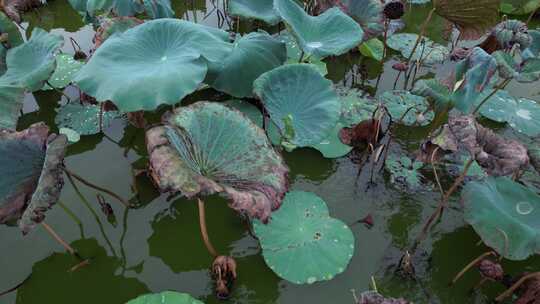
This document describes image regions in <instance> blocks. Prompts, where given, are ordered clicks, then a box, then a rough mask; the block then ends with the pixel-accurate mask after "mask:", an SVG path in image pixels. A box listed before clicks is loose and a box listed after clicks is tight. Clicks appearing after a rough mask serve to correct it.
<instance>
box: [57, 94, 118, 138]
mask: <svg viewBox="0 0 540 304" xmlns="http://www.w3.org/2000/svg"><path fill="white" fill-rule="evenodd" d="M100 116H101V117H100ZM118 117H120V113H118V111H103V112H102V111H101V106H100V105H81V104H80V102H78V101H74V102H71V103H68V104H66V105H65V106H62V107H61V108H60V110H59V111H58V114H57V115H56V117H55V119H54V121H55V123H56V125H57V126H58V128H68V129H72V130H74V131H76V132H77V133H78V134H79V135H93V134H97V133H100V132H101V130H105V129H107V128H108V127H109V126H110V125H111V123H112V122H113V120H114V119H115V118H118ZM100 123H101V126H100Z"/></svg>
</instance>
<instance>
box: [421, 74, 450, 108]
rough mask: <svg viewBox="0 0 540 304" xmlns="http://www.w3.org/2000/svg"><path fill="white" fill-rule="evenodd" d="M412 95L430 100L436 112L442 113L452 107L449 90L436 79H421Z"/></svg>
mask: <svg viewBox="0 0 540 304" xmlns="http://www.w3.org/2000/svg"><path fill="white" fill-rule="evenodd" d="M412 93H413V94H416V95H420V96H424V97H426V98H427V99H428V100H430V101H431V102H432V103H433V105H434V108H435V110H436V111H437V112H443V111H445V110H447V109H449V108H451V107H452V94H451V92H450V90H449V89H448V87H446V86H444V85H443V84H441V83H440V82H439V81H438V80H437V79H421V80H419V81H417V82H416V83H415V85H414V89H413V90H412Z"/></svg>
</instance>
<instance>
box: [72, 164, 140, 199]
mask: <svg viewBox="0 0 540 304" xmlns="http://www.w3.org/2000/svg"><path fill="white" fill-rule="evenodd" d="M64 172H66V174H67V175H68V176H71V177H73V178H75V179H76V180H78V181H80V182H81V183H83V184H84V185H86V186H88V187H90V188H94V189H96V190H98V191H101V192H103V193H107V194H108V195H110V196H112V197H114V198H115V199H117V200H118V201H119V202H120V203H122V204H123V205H124V206H126V207H127V208H131V204H130V203H129V202H128V201H126V200H125V199H123V198H122V197H121V196H120V195H118V194H116V193H114V192H112V191H111V190H108V189H105V188H102V187H100V186H97V185H94V184H92V183H91V182H89V181H87V180H85V179H84V178H82V177H81V176H79V175H77V174H75V173H73V172H72V171H70V170H68V169H67V168H65V167H64Z"/></svg>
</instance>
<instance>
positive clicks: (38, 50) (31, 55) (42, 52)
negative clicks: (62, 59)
mask: <svg viewBox="0 0 540 304" xmlns="http://www.w3.org/2000/svg"><path fill="white" fill-rule="evenodd" d="M63 43H64V38H63V37H62V36H60V35H55V34H49V33H47V32H46V31H44V30H42V29H40V28H35V29H34V30H33V31H32V37H31V38H30V40H28V41H27V42H26V43H24V44H21V45H19V46H18V47H15V48H12V49H10V50H8V52H7V57H6V63H7V72H6V73H5V74H4V75H3V76H2V79H3V81H4V82H9V83H11V84H15V85H20V86H23V87H24V88H26V89H28V90H30V91H37V90H39V89H41V88H42V87H43V84H44V83H45V81H47V80H48V79H49V77H50V76H51V74H52V73H53V71H54V69H55V67H56V62H55V55H56V52H57V51H58V50H59V49H60V47H61V46H62V45H63Z"/></svg>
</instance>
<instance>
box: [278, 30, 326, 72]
mask: <svg viewBox="0 0 540 304" xmlns="http://www.w3.org/2000/svg"><path fill="white" fill-rule="evenodd" d="M277 39H278V40H279V41H281V42H284V43H285V45H286V46H287V62H286V63H287V64H296V63H299V62H301V61H302V62H306V63H309V64H312V65H313V67H314V68H316V69H317V70H318V71H319V73H321V75H323V76H325V75H326V74H328V70H327V68H326V63H325V62H324V61H322V60H321V59H318V58H315V57H314V56H309V57H308V56H303V55H304V54H303V52H302V49H301V48H300V47H299V46H298V43H297V42H296V40H295V39H294V37H292V36H291V35H290V34H289V33H287V32H283V33H281V34H280V35H279V36H277Z"/></svg>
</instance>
